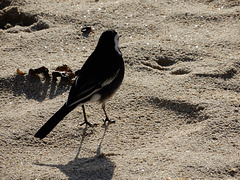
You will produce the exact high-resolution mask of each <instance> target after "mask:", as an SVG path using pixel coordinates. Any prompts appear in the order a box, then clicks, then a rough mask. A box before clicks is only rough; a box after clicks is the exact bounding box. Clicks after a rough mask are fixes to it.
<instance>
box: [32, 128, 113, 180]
mask: <svg viewBox="0 0 240 180" xmlns="http://www.w3.org/2000/svg"><path fill="white" fill-rule="evenodd" d="M107 128H108V125H106V126H105V130H104V133H103V136H102V138H101V141H100V143H99V145H98V148H97V151H96V155H95V156H93V157H88V158H79V155H80V151H81V148H82V144H83V141H84V139H85V137H86V131H87V127H85V128H84V130H83V133H82V139H81V142H80V146H79V148H78V152H77V154H76V156H75V158H74V159H73V160H72V161H69V162H68V163H67V164H42V163H35V165H39V166H47V167H56V168H58V169H59V170H61V171H62V172H63V173H64V174H65V175H66V176H67V177H68V178H69V179H71V180H73V179H76V180H77V179H105V180H110V179H112V177H113V173H114V169H115V163H114V162H112V161H111V160H110V159H109V158H107V157H106V156H105V155H104V154H103V153H101V146H102V143H103V139H104V137H105V134H106V131H107Z"/></svg>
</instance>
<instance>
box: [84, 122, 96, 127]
mask: <svg viewBox="0 0 240 180" xmlns="http://www.w3.org/2000/svg"><path fill="white" fill-rule="evenodd" d="M84 124H86V126H90V127H95V126H98V124H97V123H94V124H92V123H90V122H88V121H85V122H83V123H81V124H80V126H82V125H84Z"/></svg>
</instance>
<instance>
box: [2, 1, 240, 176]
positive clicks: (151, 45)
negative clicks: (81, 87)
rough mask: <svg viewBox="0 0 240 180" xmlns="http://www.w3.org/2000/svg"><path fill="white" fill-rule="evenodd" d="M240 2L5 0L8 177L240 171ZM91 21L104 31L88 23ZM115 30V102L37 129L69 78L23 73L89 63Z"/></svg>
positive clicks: (61, 96)
mask: <svg viewBox="0 0 240 180" xmlns="http://www.w3.org/2000/svg"><path fill="white" fill-rule="evenodd" d="M239 6H240V3H239V1H238V0H229V1H228V0H175V1H171V0H162V1H160V0H117V1H116V0H99V1H94V0H86V1H83V0H52V1H36V0H19V1H13V2H10V1H8V0H4V1H2V2H1V3H0V8H1V11H0V22H4V23H1V24H0V28H1V29H0V55H1V56H0V62H1V74H0V101H1V103H0V123H1V126H0V168H1V169H0V177H1V179H94V180H95V179H201V178H202V179H240V133H239V131H240V116H239V112H240V95H239V93H240V61H239V56H240V54H239V48H240V44H239V40H240V38H239V37H240V36H239V35H240V32H239V29H240V22H239V18H240V11H239ZM85 26H91V27H92V29H93V32H91V33H90V34H88V35H86V34H83V33H82V32H81V29H82V28H83V27H85ZM107 29H115V30H116V31H117V32H118V33H119V34H121V38H120V49H121V51H122V54H123V58H124V61H125V68H126V73H125V77H124V81H123V84H122V86H121V87H120V89H119V90H118V92H117V93H116V95H115V96H114V97H113V98H112V99H111V100H110V101H109V102H108V103H107V104H106V109H107V112H108V113H109V116H110V118H111V119H112V120H115V121H116V123H115V124H110V125H108V126H102V124H103V122H102V119H103V118H104V113H103V111H102V109H101V105H99V104H94V103H92V104H86V111H87V116H88V120H89V121H90V122H92V123H99V126H97V127H93V128H92V127H85V126H80V124H81V123H82V122H83V114H82V110H81V107H78V108H76V109H75V110H74V111H73V112H71V113H70V114H69V115H67V116H66V117H65V118H64V120H63V121H61V123H60V124H59V125H58V126H57V127H56V128H55V129H54V130H53V131H52V132H51V133H50V134H49V135H48V136H47V137H46V138H45V139H43V140H39V139H36V138H34V137H33V135H34V133H35V132H36V131H37V130H38V129H39V128H40V127H41V125H42V124H44V123H45V122H46V121H47V120H48V119H49V118H50V117H51V116H52V115H53V114H54V113H55V112H56V111H57V110H58V108H60V107H61V106H62V104H63V103H65V101H66V99H67V96H68V92H69V90H70V86H71V85H70V83H69V82H68V81H66V80H60V79H58V81H57V82H55V81H54V80H52V79H50V80H47V79H46V78H44V76H42V75H39V76H38V77H32V76H30V75H27V74H25V75H18V74H17V72H16V70H17V69H18V68H19V69H20V70H21V71H23V72H25V73H28V71H29V69H31V68H39V67H41V66H45V67H47V68H48V69H49V71H50V73H51V72H53V71H54V69H55V68H56V67H58V66H60V65H63V64H67V65H68V66H69V67H70V68H71V69H72V70H73V71H76V70H78V69H80V68H81V66H82V64H83V63H84V62H85V60H86V59H87V57H88V56H89V55H90V54H91V53H92V51H93V50H94V48H95V46H96V44H97V41H98V38H99V37H100V35H101V33H102V32H103V31H104V30H107Z"/></svg>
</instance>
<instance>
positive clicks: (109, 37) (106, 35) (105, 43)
mask: <svg viewBox="0 0 240 180" xmlns="http://www.w3.org/2000/svg"><path fill="white" fill-rule="evenodd" d="M118 41H119V35H118V33H117V32H116V31H115V30H107V31H104V32H103V33H102V35H101V36H100V38H99V41H98V45H97V46H98V47H99V48H100V47H101V49H102V48H104V49H109V48H115V49H116V50H117V51H118V52H119V53H120V51H119V47H118Z"/></svg>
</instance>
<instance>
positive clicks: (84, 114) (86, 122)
mask: <svg viewBox="0 0 240 180" xmlns="http://www.w3.org/2000/svg"><path fill="white" fill-rule="evenodd" d="M82 110H83V117H84V122H83V123H81V124H80V126H82V125H84V124H86V125H89V126H90V127H93V126H96V125H97V124H91V123H90V122H88V120H87V116H86V113H85V107H84V105H82Z"/></svg>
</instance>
